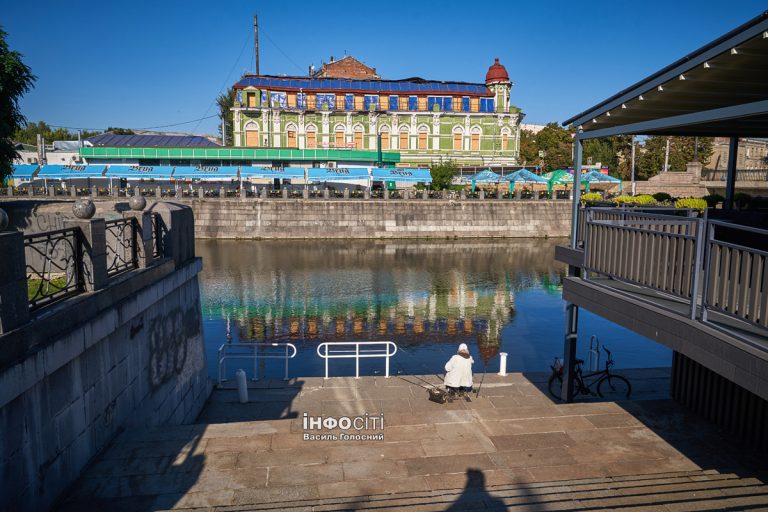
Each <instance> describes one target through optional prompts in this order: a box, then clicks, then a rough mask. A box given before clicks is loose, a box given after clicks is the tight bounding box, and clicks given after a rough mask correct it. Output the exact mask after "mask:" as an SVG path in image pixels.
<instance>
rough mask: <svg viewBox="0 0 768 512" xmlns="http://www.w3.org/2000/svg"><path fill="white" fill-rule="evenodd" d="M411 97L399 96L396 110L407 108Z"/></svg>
mask: <svg viewBox="0 0 768 512" xmlns="http://www.w3.org/2000/svg"><path fill="white" fill-rule="evenodd" d="M410 101H411V99H410V98H409V97H406V96H403V97H401V98H400V108H398V110H402V111H403V112H405V111H406V110H408V105H409V104H410Z"/></svg>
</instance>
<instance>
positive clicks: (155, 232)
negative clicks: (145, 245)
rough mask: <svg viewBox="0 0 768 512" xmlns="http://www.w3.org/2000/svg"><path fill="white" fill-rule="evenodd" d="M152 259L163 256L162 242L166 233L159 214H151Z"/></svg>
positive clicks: (166, 230)
mask: <svg viewBox="0 0 768 512" xmlns="http://www.w3.org/2000/svg"><path fill="white" fill-rule="evenodd" d="M151 224H152V257H153V258H162V257H163V256H165V250H164V248H163V240H164V238H165V236H166V234H167V232H168V229H167V228H166V227H165V223H164V222H163V217H162V216H161V215H160V214H159V213H153V214H152V223H151Z"/></svg>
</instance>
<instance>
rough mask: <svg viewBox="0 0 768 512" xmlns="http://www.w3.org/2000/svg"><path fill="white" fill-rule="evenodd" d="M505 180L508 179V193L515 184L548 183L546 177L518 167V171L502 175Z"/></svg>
mask: <svg viewBox="0 0 768 512" xmlns="http://www.w3.org/2000/svg"><path fill="white" fill-rule="evenodd" d="M504 179H505V180H508V181H509V192H510V194H511V193H512V191H513V190H514V189H515V184H517V183H521V184H525V183H530V184H537V183H540V184H547V185H548V184H549V181H548V180H547V179H546V178H542V177H541V176H539V175H537V174H534V173H532V172H531V171H529V170H528V169H520V170H519V171H515V172H512V173H510V174H507V175H506V176H504Z"/></svg>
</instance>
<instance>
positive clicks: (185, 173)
mask: <svg viewBox="0 0 768 512" xmlns="http://www.w3.org/2000/svg"><path fill="white" fill-rule="evenodd" d="M237 178H238V167H236V166H228V165H222V166H213V165H211V166H199V167H192V166H186V165H177V166H176V168H175V170H174V171H173V179H175V180H201V181H206V180H208V181H224V180H236V179H237Z"/></svg>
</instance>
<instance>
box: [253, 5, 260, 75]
mask: <svg viewBox="0 0 768 512" xmlns="http://www.w3.org/2000/svg"><path fill="white" fill-rule="evenodd" d="M253 49H254V52H255V54H256V76H259V75H260V74H261V73H259V17H258V16H257V15H256V14H254V15H253Z"/></svg>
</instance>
